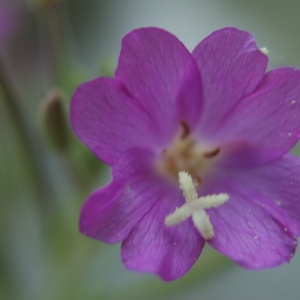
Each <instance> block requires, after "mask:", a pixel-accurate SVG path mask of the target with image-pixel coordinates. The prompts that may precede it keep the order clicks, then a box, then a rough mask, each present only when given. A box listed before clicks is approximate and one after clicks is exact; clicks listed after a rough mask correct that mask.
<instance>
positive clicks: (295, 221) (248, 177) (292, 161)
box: [226, 154, 300, 236]
mask: <svg viewBox="0 0 300 300" xmlns="http://www.w3.org/2000/svg"><path fill="white" fill-rule="evenodd" d="M226 173H227V176H230V177H232V178H234V179H235V181H236V184H237V185H238V186H239V187H240V188H241V189H242V190H243V189H244V187H247V189H251V190H252V193H254V191H255V193H257V194H259V195H261V196H264V197H265V198H266V201H264V202H263V203H261V204H263V205H264V207H265V209H266V210H268V211H269V212H270V213H271V214H272V215H273V216H274V217H275V218H276V219H278V221H279V222H281V223H282V224H284V225H285V226H286V227H288V229H289V230H290V231H291V232H292V233H293V234H294V235H296V236H300V159H299V158H298V157H295V156H293V155H290V154H288V155H285V156H284V157H283V158H281V159H280V160H277V161H274V162H272V163H269V164H265V165H262V166H258V167H255V168H247V169H231V170H229V171H226Z"/></svg>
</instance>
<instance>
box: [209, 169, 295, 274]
mask: <svg viewBox="0 0 300 300" xmlns="http://www.w3.org/2000/svg"><path fill="white" fill-rule="evenodd" d="M241 176H242V175H241V173H240V172H236V176H234V174H233V173H231V172H228V174H226V177H225V175H223V176H220V177H219V178H218V177H217V176H215V177H214V179H212V180H211V184H207V185H206V190H205V194H206V193H215V192H217V193H219V192H225V193H227V194H229V196H230V199H229V201H228V202H227V203H226V204H224V205H222V206H220V207H218V208H217V209H210V210H209V211H208V212H209V215H210V220H211V222H212V224H213V226H214V230H215V237H214V238H213V239H212V240H211V241H210V244H211V245H212V246H213V247H214V248H215V249H217V250H218V251H220V252H221V253H223V254H225V255H227V256H229V257H230V258H232V259H233V260H234V261H235V262H236V263H238V264H239V265H241V266H244V267H246V268H250V269H257V268H266V267H273V266H277V265H280V264H282V263H284V262H287V261H289V260H290V259H291V258H292V256H293V254H294V252H295V249H296V246H297V240H296V239H295V238H294V237H293V232H292V230H294V229H295V228H296V227H295V226H294V224H293V221H292V220H291V218H290V217H289V216H288V215H287V214H286V213H285V211H283V210H281V209H280V208H278V209H277V210H276V208H275V206H276V205H275V204H274V203H273V201H272V200H271V199H270V198H268V197H267V196H265V195H264V194H263V192H264V191H263V189H264V187H263V186H260V189H253V188H252V187H251V185H250V186H248V185H247V184H248V183H247V182H243V181H242V182H241V181H240V177H241ZM247 179H248V180H252V181H255V177H252V176H249V177H248V178H247ZM277 184H278V183H277ZM267 188H268V187H267Z"/></svg>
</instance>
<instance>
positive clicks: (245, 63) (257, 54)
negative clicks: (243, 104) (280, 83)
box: [193, 28, 268, 139]
mask: <svg viewBox="0 0 300 300" xmlns="http://www.w3.org/2000/svg"><path fill="white" fill-rule="evenodd" d="M193 56H194V58H195V60H196V61H197V64H198V68H199V70H200V72H201V76H202V81H203V92H204V107H203V114H202V116H201V122H200V123H199V127H198V129H197V132H198V135H200V136H201V137H202V138H207V139H208V138H210V137H211V136H212V135H213V134H214V133H215V132H216V131H218V130H219V128H220V127H222V126H223V122H224V119H226V118H227V116H228V114H230V112H231V111H232V109H234V107H235V106H236V105H237V103H239V101H240V99H241V98H242V97H244V96H245V95H248V94H250V93H251V92H252V91H253V90H254V89H255V88H256V87H257V85H258V84H259V83H260V81H261V80H262V78H263V75H264V73H265V69H266V67H267V62H268V59H267V56H266V55H264V54H263V53H262V52H261V51H260V50H259V49H258V48H257V46H256V43H255V41H254V39H253V37H252V36H251V35H250V34H249V33H247V32H245V31H242V30H238V29H235V28H224V29H221V30H218V31H215V32H213V33H212V34H211V35H210V36H208V37H207V38H205V39H204V40H203V41H202V42H200V44H199V45H198V46H197V47H196V48H195V49H194V51H193Z"/></svg>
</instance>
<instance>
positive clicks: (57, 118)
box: [39, 89, 69, 151]
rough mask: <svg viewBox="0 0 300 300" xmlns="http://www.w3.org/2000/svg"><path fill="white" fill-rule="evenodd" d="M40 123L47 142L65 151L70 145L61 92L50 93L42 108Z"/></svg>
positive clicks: (54, 90) (52, 91)
mask: <svg viewBox="0 0 300 300" xmlns="http://www.w3.org/2000/svg"><path fill="white" fill-rule="evenodd" d="M39 113H40V123H41V127H42V132H43V135H44V137H45V138H46V140H47V142H48V143H49V144H50V145H51V146H52V147H53V148H55V149H57V150H60V151H63V150H65V149H66V148H67V146H68V143H69V129H68V123H67V118H66V113H65V110H64V106H63V102H62V95H61V92H60V91H58V90H56V89H53V90H51V91H49V92H48V94H47V95H46V97H45V99H44V100H43V103H42V104H41V107H40V112H39Z"/></svg>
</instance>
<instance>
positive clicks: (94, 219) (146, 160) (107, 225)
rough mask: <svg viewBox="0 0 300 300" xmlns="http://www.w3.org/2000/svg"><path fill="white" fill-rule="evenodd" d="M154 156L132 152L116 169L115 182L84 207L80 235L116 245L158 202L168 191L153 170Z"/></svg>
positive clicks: (148, 153)
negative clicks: (159, 197) (164, 192)
mask: <svg viewBox="0 0 300 300" xmlns="http://www.w3.org/2000/svg"><path fill="white" fill-rule="evenodd" d="M152 161H153V154H152V153H151V152H150V151H148V150H144V149H130V150H128V151H126V152H125V153H124V155H123V156H122V159H121V160H120V161H119V162H118V163H117V165H116V166H115V167H114V168H113V182H112V183H110V184H109V185H108V186H106V187H104V188H102V189H99V190H97V191H95V192H94V193H93V194H92V195H91V196H90V197H89V199H88V200H87V201H86V203H85V204H84V206H83V208H82V210H81V216H80V231H81V232H82V233H84V234H85V235H87V236H89V237H92V238H95V239H98V240H101V241H104V242H107V243H116V242H119V241H121V240H123V239H124V238H126V236H127V235H128V233H129V232H130V230H131V229H132V228H133V226H134V225H135V224H136V223H137V222H139V220H140V219H141V218H142V217H143V216H144V215H145V214H146V213H147V212H148V210H149V209H150V208H151V207H152V205H153V203H154V202H155V201H156V194H157V193H160V191H161V189H164V188H166V187H165V186H164V185H163V184H161V180H160V178H158V177H157V176H154V174H153V171H152V169H151V168H150V165H151V162H152Z"/></svg>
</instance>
